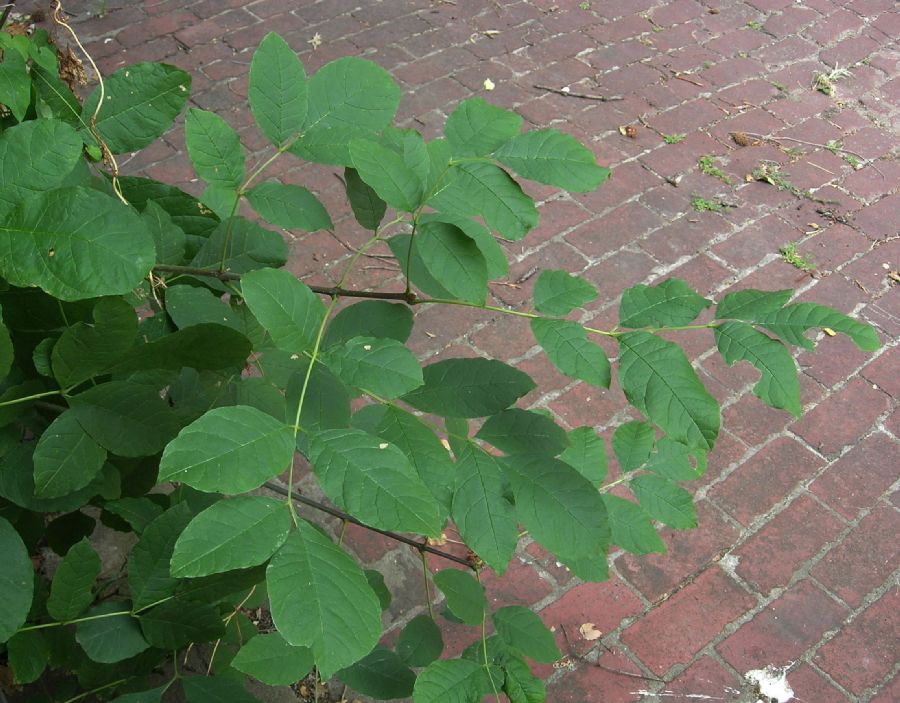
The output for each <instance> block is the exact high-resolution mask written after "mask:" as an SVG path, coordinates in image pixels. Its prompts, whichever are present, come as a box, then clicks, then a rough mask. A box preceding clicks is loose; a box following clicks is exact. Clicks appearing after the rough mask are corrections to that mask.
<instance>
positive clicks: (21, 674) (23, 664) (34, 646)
mask: <svg viewBox="0 0 900 703" xmlns="http://www.w3.org/2000/svg"><path fill="white" fill-rule="evenodd" d="M0 66H2V64H0ZM6 652H7V655H8V656H9V668H10V669H12V673H13V675H14V676H15V682H16V683H17V684H26V683H31V682H32V681H37V680H38V678H40V676H41V674H43V673H44V669H46V668H47V664H48V662H49V659H50V648H49V646H48V645H47V642H46V640H45V639H44V635H43V633H42V632H41V631H40V630H30V631H26V632H19V633H17V634H15V635H13V637H12V638H11V639H10V640H9V642H8V643H7V644H6Z"/></svg>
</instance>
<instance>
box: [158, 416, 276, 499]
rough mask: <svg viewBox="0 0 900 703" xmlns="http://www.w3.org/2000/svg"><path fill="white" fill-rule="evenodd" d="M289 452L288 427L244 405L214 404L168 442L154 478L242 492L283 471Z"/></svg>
mask: <svg viewBox="0 0 900 703" xmlns="http://www.w3.org/2000/svg"><path fill="white" fill-rule="evenodd" d="M293 454H294V441H293V436H292V434H291V428H290V427H288V426H287V425H285V424H284V423H283V422H279V421H278V420H276V419H275V418H273V417H272V416H271V415H269V414H267V413H264V412H262V411H261V410H257V409H256V408H252V407H249V406H246V405H234V406H230V407H224V408H215V409H213V410H210V411H209V412H207V413H205V414H204V415H202V416H201V417H200V418H198V419H197V420H194V422H192V423H191V424H190V425H188V426H187V427H185V428H184V429H183V430H181V432H179V433H178V436H177V437H176V438H175V439H174V440H172V442H170V443H169V445H168V446H167V447H166V450H165V451H164V452H163V456H162V460H161V461H160V464H159V479H158V480H159V481H160V482H163V481H179V482H181V483H186V484H187V485H189V486H193V487H194V488H196V489H198V490H201V491H207V492H215V491H221V492H223V493H228V494H232V495H233V494H237V493H244V492H245V491H250V490H253V489H254V488H257V487H258V486H260V485H262V483H263V482H264V481H267V480H268V479H270V478H272V477H273V476H277V475H278V474H279V473H281V472H282V471H285V470H286V469H287V468H288V466H290V463H291V458H292V457H293Z"/></svg>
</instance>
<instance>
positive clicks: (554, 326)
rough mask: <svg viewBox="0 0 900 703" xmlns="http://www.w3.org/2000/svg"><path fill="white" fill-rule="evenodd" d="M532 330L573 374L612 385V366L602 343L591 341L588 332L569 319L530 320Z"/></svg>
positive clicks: (559, 365) (602, 385)
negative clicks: (600, 344)
mask: <svg viewBox="0 0 900 703" xmlns="http://www.w3.org/2000/svg"><path fill="white" fill-rule="evenodd" d="M531 332H532V334H534V338H535V339H536V340H537V343H538V344H540V345H541V348H542V349H543V350H544V353H545V354H546V355H547V358H548V359H550V362H551V363H552V364H553V365H554V366H555V367H556V368H557V369H559V370H560V371H561V372H562V373H564V374H565V375H566V376H569V377H570V378H575V379H578V380H582V381H587V382H588V383H590V384H591V385H593V386H597V387H598V388H609V383H610V377H611V373H612V372H611V370H610V365H609V359H608V358H607V356H606V352H605V351H603V349H602V347H599V346H597V345H596V344H594V343H593V342H590V341H588V338H587V332H586V331H585V329H584V327H582V326H581V325H580V324H578V323H577V322H570V321H568V320H548V319H540V318H534V319H533V320H531Z"/></svg>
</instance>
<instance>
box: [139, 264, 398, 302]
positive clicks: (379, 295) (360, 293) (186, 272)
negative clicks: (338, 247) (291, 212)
mask: <svg viewBox="0 0 900 703" xmlns="http://www.w3.org/2000/svg"><path fill="white" fill-rule="evenodd" d="M153 271H154V273H177V274H180V275H183V276H206V277H208V278H217V279H218V280H220V281H239V280H240V279H241V274H239V273H231V272H230V271H215V270H213V269H205V268H198V267H194V266H169V265H164V264H160V265H158V266H154V267H153ZM309 289H310V290H311V291H312V292H313V293H319V294H320V295H327V296H338V297H345V298H376V299H378V300H402V301H404V302H406V303H410V304H413V303H415V302H416V296H415V294H414V293H410V294H407V293H404V292H402V291H398V292H396V293H392V292H390V291H384V292H379V291H368V290H353V289H350V288H341V287H340V286H309Z"/></svg>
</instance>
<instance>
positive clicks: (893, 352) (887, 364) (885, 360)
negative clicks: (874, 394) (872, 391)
mask: <svg viewBox="0 0 900 703" xmlns="http://www.w3.org/2000/svg"><path fill="white" fill-rule="evenodd" d="M898 370H900V351H898V349H897V347H893V348H891V349H885V351H884V353H883V354H882V355H881V356H879V357H878V358H877V359H876V360H875V361H873V362H872V363H871V364H869V365H868V366H866V367H865V368H864V369H863V370H862V372H861V374H862V376H863V377H864V378H865V379H866V380H868V381H871V382H872V383H874V384H875V385H877V386H878V387H879V388H880V389H881V390H883V391H884V392H886V393H888V394H890V395H891V397H892V398H894V399H897V398H900V374H898V373H897V372H898Z"/></svg>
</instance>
